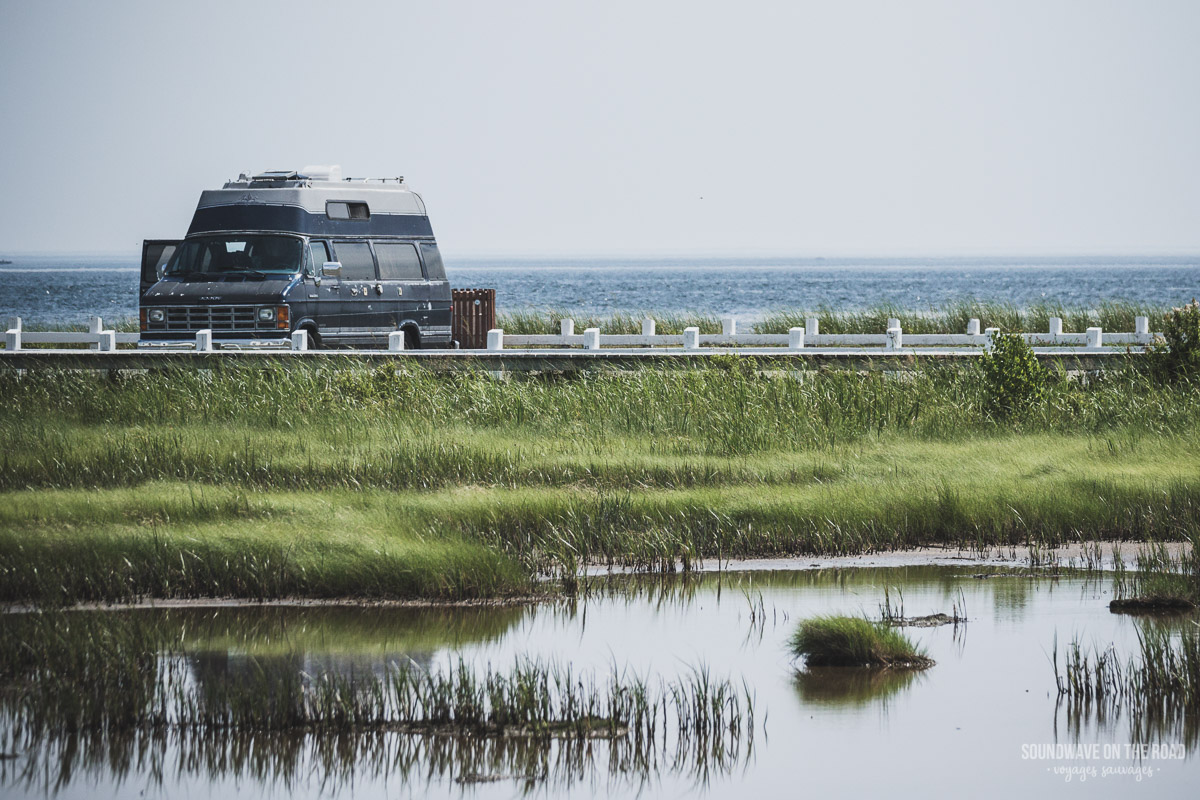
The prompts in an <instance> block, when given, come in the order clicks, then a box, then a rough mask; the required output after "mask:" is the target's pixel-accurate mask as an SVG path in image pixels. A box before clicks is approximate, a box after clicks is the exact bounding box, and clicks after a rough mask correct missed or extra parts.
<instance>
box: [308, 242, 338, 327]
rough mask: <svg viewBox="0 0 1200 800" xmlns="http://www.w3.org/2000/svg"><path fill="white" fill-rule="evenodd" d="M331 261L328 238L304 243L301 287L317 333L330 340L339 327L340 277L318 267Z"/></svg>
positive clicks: (331, 254)
mask: <svg viewBox="0 0 1200 800" xmlns="http://www.w3.org/2000/svg"><path fill="white" fill-rule="evenodd" d="M327 261H333V253H332V251H331V250H330V249H329V242H326V241H322V240H320V239H312V240H310V241H309V243H308V261H307V262H306V263H305V267H304V289H305V294H306V296H307V298H308V303H309V306H308V307H309V308H310V309H312V316H313V321H314V322H316V323H317V334H318V335H319V336H321V337H323V338H324V339H325V340H326V342H327V343H329V344H333V343H335V342H336V340H337V339H338V334H340V333H341V329H342V279H341V278H339V277H338V276H337V275H323V274H322V273H321V267H323V266H324V265H325V262H327Z"/></svg>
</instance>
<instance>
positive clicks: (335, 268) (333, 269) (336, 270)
mask: <svg viewBox="0 0 1200 800" xmlns="http://www.w3.org/2000/svg"><path fill="white" fill-rule="evenodd" d="M321 274H322V275H324V276H326V277H328V278H340V277H342V264H341V262H339V261H326V262H325V263H324V264H322V265H321Z"/></svg>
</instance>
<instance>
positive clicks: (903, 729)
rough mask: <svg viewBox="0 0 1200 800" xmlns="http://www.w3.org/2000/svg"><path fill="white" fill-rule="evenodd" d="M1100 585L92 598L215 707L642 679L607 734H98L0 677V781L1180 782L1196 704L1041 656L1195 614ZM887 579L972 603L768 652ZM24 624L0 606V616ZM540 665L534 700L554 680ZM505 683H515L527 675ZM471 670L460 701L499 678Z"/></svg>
mask: <svg viewBox="0 0 1200 800" xmlns="http://www.w3.org/2000/svg"><path fill="white" fill-rule="evenodd" d="M1110 588H1111V583H1110V581H1109V579H1108V578H1106V577H1104V576H1100V575H1098V574H1097V573H1071V572H1067V573H1063V574H1059V575H1056V576H1051V575H1045V574H1036V575H1034V576H1032V577H1031V576H1030V575H1029V574H1022V573H1020V572H1018V571H1016V570H1013V571H1007V570H1003V569H1001V570H999V571H991V572H988V573H980V572H979V570H978V568H973V567H971V566H969V565H963V566H903V567H889V568H863V567H857V568H855V567H846V568H843V567H832V568H830V567H827V568H819V569H804V570H791V571H784V570H778V571H772V570H759V571H753V572H737V571H726V572H722V573H706V574H700V575H690V576H676V577H671V578H647V577H637V576H616V577H611V578H604V579H594V580H592V581H590V582H589V584H588V585H587V587H586V589H585V590H584V591H583V592H582V593H581V596H580V597H579V598H578V599H576V600H573V601H558V602H553V603H545V604H539V605H518V606H475V607H452V608H447V607H428V608H426V607H387V606H363V607H348V606H332V607H330V606H324V607H323V606H240V607H237V606H229V605H214V606H204V605H196V606H186V607H175V608H166V609H164V608H159V609H135V610H124V611H107V610H106V611H86V612H67V613H66V614H65V615H64V617H63V619H67V620H75V622H73V623H59V624H68V625H70V624H78V620H79V619H80V618H81V617H82V615H93V617H95V616H96V615H101V618H105V619H122V618H123V619H125V620H135V621H136V622H137V624H138V625H142V626H144V627H146V628H147V629H154V630H157V631H161V632H163V635H164V637H165V638H166V639H167V640H169V641H171V642H172V643H173V644H172V647H171V649H170V650H169V652H164V653H160V654H159V655H157V656H155V658H157V659H159V661H158V672H155V673H154V674H155V675H167V676H173V678H172V680H174V681H175V684H174V688H173V689H172V690H171V691H172V692H174V693H175V694H171V695H169V697H176V698H178V697H185V696H186V697H189V698H201V699H203V701H204V702H208V703H210V704H211V703H215V702H217V701H216V700H214V699H213V698H216V697H219V698H225V699H227V698H228V697H229V696H232V695H229V693H228V691H229V690H228V687H230V686H234V687H236V686H238V685H239V684H245V685H250V686H255V687H262V686H266V687H268V688H267V689H265V690H264V691H267V692H278V691H283V690H284V689H281V688H280V687H291V688H287V690H288V691H292V690H295V689H296V687H305V686H311V685H313V682H314V681H316V680H318V678H320V676H330V675H332V676H358V678H359V679H364V676H365V680H367V681H368V682H369V681H370V680H373V679H378V681H380V682H381V685H382V684H383V683H386V681H388V680H389V679H390V678H389V676H394V675H395V674H396V671H397V670H403V671H404V674H406V675H427V674H429V675H438V676H455V675H460V676H463V680H465V681H467V683H470V681H471V680H473V678H470V676H471V675H476V676H483V675H486V674H490V673H495V674H499V675H503V676H508V675H510V674H517V673H513V672H511V671H512V670H513V669H514V665H518V666H519V665H525V668H530V665H533V666H532V668H531V669H532V670H533V672H536V671H537V670H538V669H545V670H550V671H551V672H553V671H555V670H557V672H555V673H554V674H555V675H557V676H558V679H561V678H562V676H563V675H566V674H567V673H566V672H565V670H569V676H568V678H567V680H566V681H565V683H568V684H569V685H570V686H572V687H576V688H575V689H574V690H573V691H576V697H577V698H583V699H579V700H578V702H579V703H583V702H585V701H586V697H587V696H588V693H589V692H592V691H593V690H595V692H597V693H599V694H600V695H604V697H606V698H607V697H609V696H610V695H614V694H615V695H616V696H618V697H619V698H623V699H622V702H625V701H629V698H631V697H633V695H636V694H637V693H638V692H641V693H642V694H643V696H644V698H645V708H644V709H643V711H640V712H638V713H643V717H637V718H636V719H634V718H633V717H631V718H630V719H627V720H624V721H623V722H622V723H621V725H620V726H615V725H614V727H613V729H612V730H616V729H617V728H618V727H619V731H618V734H617V735H615V736H614V735H611V734H612V730H608V729H605V730H608V732H607V733H606V732H605V730H601V728H602V727H603V725H604V724H607V723H606V721H605V718H603V715H598V714H595V713H593V714H592V717H588V718H587V719H586V720H585V722H586V724H587V725H594V727H595V729H596V735H591V734H590V733H589V734H587V735H573V734H567V733H565V732H564V731H565V729H559V728H553V727H551V728H544V729H542V730H540V732H533V733H531V732H530V731H528V730H517V729H515V728H512V727H510V728H507V729H505V731H500V730H499V729H497V730H496V731H493V732H491V733H486V732H484V733H480V732H479V731H475V732H474V733H469V734H468V733H464V732H462V731H459V732H455V731H453V730H450V729H435V728H434V727H429V728H427V729H422V730H417V729H414V728H413V727H411V726H409V727H405V726H403V725H397V724H387V725H377V726H370V725H341V726H332V727H329V728H324V727H322V726H320V725H315V726H314V725H311V724H310V725H307V727H302V728H301V729H300V730H278V729H272V728H271V727H270V725H266V724H264V725H262V726H259V727H257V728H256V727H253V726H246V725H225V726H220V725H199V724H193V725H188V726H172V725H141V726H132V727H128V726H127V727H122V726H121V725H120V724H119V720H116V719H110V718H108V717H106V719H108V724H107V725H106V726H103V727H98V726H92V727H86V726H84V727H81V728H80V729H79V730H76V731H64V730H61V729H55V728H54V725H53V724H49V723H47V724H45V725H43V728H41V729H37V731H38V732H37V733H36V735H34V734H30V733H29V731H31V730H34V729H35V728H37V726H36V725H35V724H34V723H35V721H36V720H37V709H36V708H31V707H29V706H28V705H27V704H26V705H24V706H23V705H22V702H21V701H19V700H18V699H15V698H16V697H17V695H16V693H15V690H14V689H13V687H12V686H11V685H10V686H8V687H6V689H5V691H6V692H8V695H7V697H8V700H7V701H6V703H5V704H4V705H3V713H2V714H0V728H2V730H3V738H2V739H0V748H2V749H3V750H4V752H3V759H2V760H0V795H3V796H4V797H11V798H19V797H45V796H52V797H61V798H76V797H78V798H85V797H86V798H91V797H128V798H135V797H136V798H141V797H155V796H171V797H182V796H186V797H193V798H204V797H211V798H223V799H224V798H232V797H239V796H244V797H259V796H273V797H323V796H330V795H334V794H340V795H344V796H351V795H352V796H354V797H357V798H382V797H455V798H459V797H470V798H493V797H495V798H501V797H503V798H507V797H514V796H525V795H535V796H553V797H558V796H570V797H634V796H640V797H659V796H662V797H682V796H693V795H697V794H699V795H702V796H708V797H713V798H725V797H730V798H732V797H739V798H740V797H763V798H766V797H783V796H788V797H791V796H801V795H804V796H814V797H820V796H866V795H868V794H871V795H882V794H887V795H897V796H916V795H917V794H919V793H920V794H924V793H929V792H931V791H932V792H935V793H937V794H945V793H948V792H954V793H955V794H960V793H961V794H969V795H970V796H973V797H1013V796H1034V797H1037V796H1048V795H1050V794H1051V793H1055V794H1058V793H1060V792H1066V793H1068V794H1078V795H1081V796H1082V795H1086V796H1089V797H1123V798H1124V797H1129V796H1131V795H1138V794H1141V793H1145V794H1153V796H1155V797H1185V796H1186V797H1191V796H1194V791H1195V787H1196V786H1197V785H1200V765H1198V762H1197V760H1196V758H1195V756H1194V750H1195V746H1196V744H1197V733H1196V727H1195V724H1194V722H1195V721H1194V718H1191V717H1189V718H1187V719H1183V718H1179V717H1175V716H1171V715H1165V716H1163V717H1162V718H1161V719H1158V720H1156V721H1153V723H1152V724H1147V723H1146V721H1145V720H1134V719H1131V718H1130V714H1129V713H1127V712H1125V713H1123V712H1121V711H1120V710H1114V709H1111V708H1105V707H1103V706H1095V707H1083V706H1079V705H1071V704H1068V703H1067V702H1065V701H1062V700H1060V698H1059V695H1058V691H1057V685H1056V677H1055V657H1056V652H1057V660H1058V666H1059V669H1061V668H1062V665H1063V661H1064V653H1065V650H1066V648H1067V646H1068V644H1069V643H1071V642H1073V641H1077V642H1079V643H1080V644H1081V645H1083V646H1085V647H1090V646H1093V645H1097V646H1099V647H1107V646H1108V645H1109V644H1112V645H1114V646H1115V651H1116V653H1117V654H1119V655H1120V656H1121V657H1122V658H1124V657H1126V656H1128V655H1131V654H1134V653H1136V652H1137V648H1138V643H1139V633H1140V632H1141V631H1142V630H1143V629H1144V628H1145V627H1146V626H1159V627H1163V626H1166V627H1167V628H1168V629H1170V630H1183V629H1184V628H1186V627H1187V626H1192V625H1195V624H1196V622H1197V617H1196V616H1195V615H1194V614H1192V615H1187V614H1185V615H1175V616H1171V617H1155V618H1146V617H1138V616H1131V615H1124V614H1114V613H1111V612H1110V611H1109V609H1108V602H1109V600H1110V599H1111V592H1110ZM885 597H886V602H887V604H888V606H889V607H890V609H891V614H892V615H893V616H895V615H897V614H901V615H904V616H908V617H918V616H926V615H931V614H935V613H947V614H952V612H955V611H957V612H959V613H960V614H965V616H966V618H967V621H966V622H965V623H963V622H959V623H957V624H945V625H933V626H928V627H921V626H914V627H905V628H903V631H904V633H905V634H906V635H907V636H908V637H910V638H911V639H913V640H914V642H915V643H916V644H918V645H919V646H920V647H921V648H923V649H924V650H925V652H926V653H927V654H928V655H929V656H930V657H931V658H932V659H933V660H934V661H935V662H936V663H935V665H934V666H932V667H931V668H929V669H926V670H923V671H908V670H869V669H862V668H844V667H822V668H812V669H807V668H805V666H804V665H803V663H798V662H796V661H795V660H794V659H793V658H792V657H791V656H790V655H789V652H788V647H787V643H788V639H789V637H790V636H791V635H792V633H793V631H794V630H795V628H796V625H797V623H798V622H799V621H800V620H803V619H805V618H808V617H812V616H815V615H821V614H849V615H865V616H868V617H871V618H873V619H879V618H880V616H881V614H882V613H884V609H882V608H881V606H883V605H884V603H885ZM901 603H902V604H903V608H902V609H901V608H900V604H901ZM21 616H22V615H21V614H19V613H9V614H5V615H4V616H3V617H0V625H5V626H11V625H14V624H18V622H17V621H18V620H19V619H20V618H21ZM1056 648H1057V650H1056ZM165 662H169V664H167V666H166V667H164V666H163V665H164V663H165ZM518 672H519V669H518ZM520 674H521V675H526V676H527V675H528V674H532V673H528V674H527V673H520ZM264 676H266V678H264ZM264 680H267V682H266V683H264ZM481 680H482V679H481ZM503 680H508V678H504V679H503ZM554 680H555V678H553V677H552V678H551V680H550V681H549V683H548V684H546V685H548V686H549V687H550V693H551V695H553V693H554V692H555V691H562V690H564V684H561V683H560V684H556V683H554ZM522 681H524V682H522ZM256 682H257V683H256ZM518 684H519V686H518ZM464 685H466V684H464V683H463V682H462V681H460V682H459V683H456V684H454V685H453V686H451V685H450V684H446V686H447V687H450V688H448V689H447V691H448V692H451V693H453V692H457V693H458V697H457V698H453V697H451V698H450V699H449V700H448V701H447V702H448V703H450V704H451V705H452V704H453V703H456V702H457V703H459V704H460V706H461V705H463V704H466V703H468V700H466V699H463V696H464V695H465V694H467V693H468V690H467V689H464V688H463V686H464ZM471 685H474V684H471ZM505 685H506V686H509V688H513V687H516V688H514V694H513V696H514V697H515V696H516V695H517V694H520V692H523V691H525V689H527V688H528V687H529V686H530V685H532V683H530V681H527V680H525V678H521V680H519V681H516V682H514V683H513V684H511V685H509V684H505ZM489 686H492V689H491V690H488V689H480V690H479V693H480V694H479V696H480V697H491V698H493V699H494V698H495V697H497V696H498V695H497V694H496V691H497V690H496V689H495V686H494V685H492V684H489ZM555 687H557V689H556V688H555ZM255 691H257V690H255ZM488 691H492V694H491V695H488V694H487V692H488ZM367 694H370V693H369V692H368V693H367ZM42 696H43V697H51V696H52V695H49V694H47V695H42ZM164 696H166V695H164ZM339 696H341V695H339ZM357 696H358V695H356V697H357ZM363 696H364V697H365V696H366V695H363ZM379 696H380V697H383V696H384V695H382V694H381V695H379ZM530 696H531V697H532V696H533V695H532V694H531V695H530ZM610 699H611V698H610ZM385 700H386V699H385ZM394 700H395V699H394V698H393V699H392V700H386V702H385V701H380V702H381V703H384V705H386V704H387V703H389V702H394ZM61 701H62V698H57V699H55V700H54V702H55V703H59V702H61ZM162 702H164V703H165V702H167V701H166V700H163V701H162ZM238 702H253V698H252V697H251V698H249V699H247V698H245V697H242V698H241V699H240V700H238ZM363 702H366V701H363ZM529 702H530V703H534V704H536V703H537V702H541V703H543V705H545V704H550V705H553V704H554V702H557V701H554V700H553V698H550V699H549V700H547V699H546V698H543V699H542V700H541V701H535V700H529ZM571 702H572V703H576V700H572V701H571ZM630 702H632V701H630ZM639 702H640V701H639ZM689 703H690V704H691V705H689ZM697 703H699V704H703V703H708V704H709V707H708V708H703V709H701V708H698V706H697ZM716 706H719V708H717V709H716V710H714V708H715V707H716ZM579 707H582V706H579ZM612 707H615V706H613V705H609V706H604V705H602V704H601V705H600V706H597V708H612ZM630 707H632V706H630ZM389 708H391V709H392V710H393V711H394V710H395V706H389ZM573 708H574V707H573ZM553 711H554V713H558V712H559V711H562V712H563V713H568V714H569V713H576V716H577V717H578V716H581V715H580V714H579V713H577V711H578V709H577V708H576V710H575V711H572V710H571V709H566V708H565V707H564V708H560V709H555V710H553ZM106 713H108V712H106ZM649 715H652V716H649ZM110 716H111V714H110ZM582 716H584V717H586V716H587V715H586V714H584V715H582ZM638 720H640V721H638ZM575 730H576V731H578V730H580V729H579V728H576V729H575ZM22 732H24V733H22Z"/></svg>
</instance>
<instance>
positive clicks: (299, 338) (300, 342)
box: [292, 328, 308, 352]
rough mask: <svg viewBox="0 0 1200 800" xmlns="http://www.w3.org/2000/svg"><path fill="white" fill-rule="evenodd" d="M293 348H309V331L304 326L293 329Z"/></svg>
mask: <svg viewBox="0 0 1200 800" xmlns="http://www.w3.org/2000/svg"><path fill="white" fill-rule="evenodd" d="M292 349H293V350H299V351H300V352H304V351H305V350H308V331H306V330H304V329H303V328H301V329H300V330H298V331H292Z"/></svg>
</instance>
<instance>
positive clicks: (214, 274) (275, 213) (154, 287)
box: [140, 167, 452, 349]
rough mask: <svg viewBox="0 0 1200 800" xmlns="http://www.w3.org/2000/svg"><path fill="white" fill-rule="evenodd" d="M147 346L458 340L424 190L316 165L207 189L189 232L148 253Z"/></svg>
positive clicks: (411, 344) (439, 343) (149, 244)
mask: <svg viewBox="0 0 1200 800" xmlns="http://www.w3.org/2000/svg"><path fill="white" fill-rule="evenodd" d="M140 313H141V342H142V344H144V345H154V344H169V343H172V342H182V341H185V340H193V339H194V338H195V336H196V332H197V331H200V330H211V331H212V336H213V344H214V346H218V347H220V346H224V347H255V346H277V345H284V344H287V343H289V341H290V338H291V334H292V332H293V331H296V330H306V331H308V333H309V341H310V344H311V345H312V346H315V347H376V348H386V347H387V342H388V334H390V333H392V332H393V331H403V332H404V334H405V347H406V349H417V348H419V347H449V346H451V344H452V342H451V315H452V300H451V291H450V284H449V282H448V281H447V280H446V271H445V268H444V266H443V265H442V259H441V255H440V254H439V252H438V247H437V242H436V240H435V239H434V236H433V228H432V227H431V226H430V224H429V216H428V215H427V214H426V212H425V204H424V202H423V201H422V200H421V197H420V195H418V194H417V193H416V192H413V191H411V190H409V189H408V187H407V186H405V185H404V182H403V179H402V178H388V179H361V180H350V179H346V180H342V179H341V176H340V170H339V169H338V168H336V167H333V168H328V167H326V168H307V169H306V170H303V171H301V172H272V173H265V174H262V175H256V176H254V177H246V176H244V175H243V176H241V177H240V178H239V179H238V180H236V181H230V182H229V183H226V184H225V186H224V187H223V188H221V189H218V190H213V191H206V192H203V193H202V194H201V196H200V202H199V204H198V205H197V207H196V213H195V215H194V216H193V217H192V224H191V227H190V228H189V229H188V232H187V237H186V238H184V239H182V240H178V241H176V240H148V241H146V242H145V243H144V245H143V250H142V294H141V309H140Z"/></svg>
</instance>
